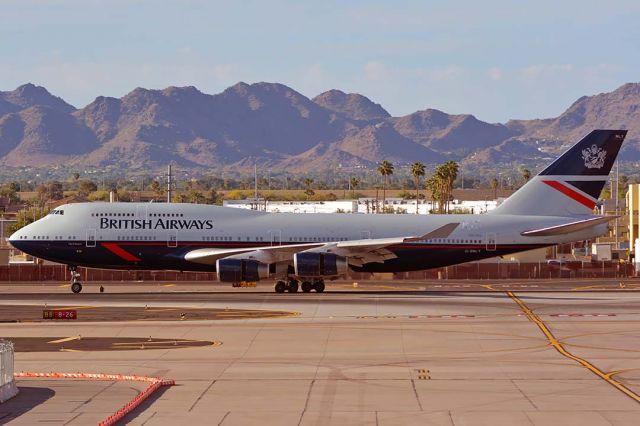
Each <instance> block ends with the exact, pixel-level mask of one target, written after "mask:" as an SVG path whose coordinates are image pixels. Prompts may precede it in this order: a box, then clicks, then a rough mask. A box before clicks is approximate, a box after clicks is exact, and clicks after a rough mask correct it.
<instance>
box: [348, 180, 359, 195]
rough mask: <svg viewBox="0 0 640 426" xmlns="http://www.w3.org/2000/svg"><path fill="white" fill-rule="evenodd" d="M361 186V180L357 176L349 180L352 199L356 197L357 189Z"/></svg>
mask: <svg viewBox="0 0 640 426" xmlns="http://www.w3.org/2000/svg"><path fill="white" fill-rule="evenodd" d="M359 185H360V179H358V178H357V177H355V176H352V177H351V179H350V180H349V186H351V198H353V197H354V196H355V192H356V189H357V188H358V186H359Z"/></svg>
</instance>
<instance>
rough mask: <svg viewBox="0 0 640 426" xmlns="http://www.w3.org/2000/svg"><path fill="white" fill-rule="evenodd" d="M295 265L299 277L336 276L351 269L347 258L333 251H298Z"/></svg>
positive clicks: (294, 261) (294, 259) (295, 256)
mask: <svg viewBox="0 0 640 426" xmlns="http://www.w3.org/2000/svg"><path fill="white" fill-rule="evenodd" d="M293 265H294V268H295V271H296V275H297V276H299V277H335V276H337V275H344V274H346V273H347V272H348V270H349V265H348V264H347V259H346V258H344V257H342V256H338V255H335V254H333V253H316V252H300V253H296V254H295V255H294V256H293Z"/></svg>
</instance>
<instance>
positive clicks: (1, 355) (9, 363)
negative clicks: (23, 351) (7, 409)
mask: <svg viewBox="0 0 640 426" xmlns="http://www.w3.org/2000/svg"><path fill="white" fill-rule="evenodd" d="M13 353H14V352H13V343H11V342H8V341H6V340H0V403H2V402H4V401H6V400H8V399H10V398H13V397H14V396H16V394H17V393H18V387H17V386H16V382H15V380H14V377H13Z"/></svg>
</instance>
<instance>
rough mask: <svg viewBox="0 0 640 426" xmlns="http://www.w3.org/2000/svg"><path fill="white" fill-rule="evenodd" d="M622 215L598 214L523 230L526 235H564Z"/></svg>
mask: <svg viewBox="0 0 640 426" xmlns="http://www.w3.org/2000/svg"><path fill="white" fill-rule="evenodd" d="M617 217H620V216H597V217H592V218H589V219H585V220H579V221H576V222H570V223H565V224H562V225H556V226H549V227H547V228H540V229H532V230H530V231H524V232H522V234H521V235H522V236H524V237H548V236H551V235H563V234H570V233H572V232H578V231H582V230H583V229H587V228H591V227H592V226H596V225H600V224H601V223H606V222H609V221H610V220H613V219H615V218H617Z"/></svg>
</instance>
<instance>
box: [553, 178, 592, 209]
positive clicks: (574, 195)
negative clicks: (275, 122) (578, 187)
mask: <svg viewBox="0 0 640 426" xmlns="http://www.w3.org/2000/svg"><path fill="white" fill-rule="evenodd" d="M542 182H544V183H546V184H547V185H549V186H550V187H552V188H553V189H556V190H558V191H560V192H562V193H563V194H564V195H566V196H567V197H569V198H571V199H573V200H575V201H577V202H579V203H580V204H582V205H583V206H586V207H587V208H589V209H591V210H593V209H594V208H595V206H596V202H595V201H593V200H592V199H590V198H587V197H585V196H584V195H582V194H580V193H579V192H576V191H574V190H573V189H571V188H569V187H568V186H565V185H563V184H562V183H560V182H558V181H555V180H543V181H542Z"/></svg>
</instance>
